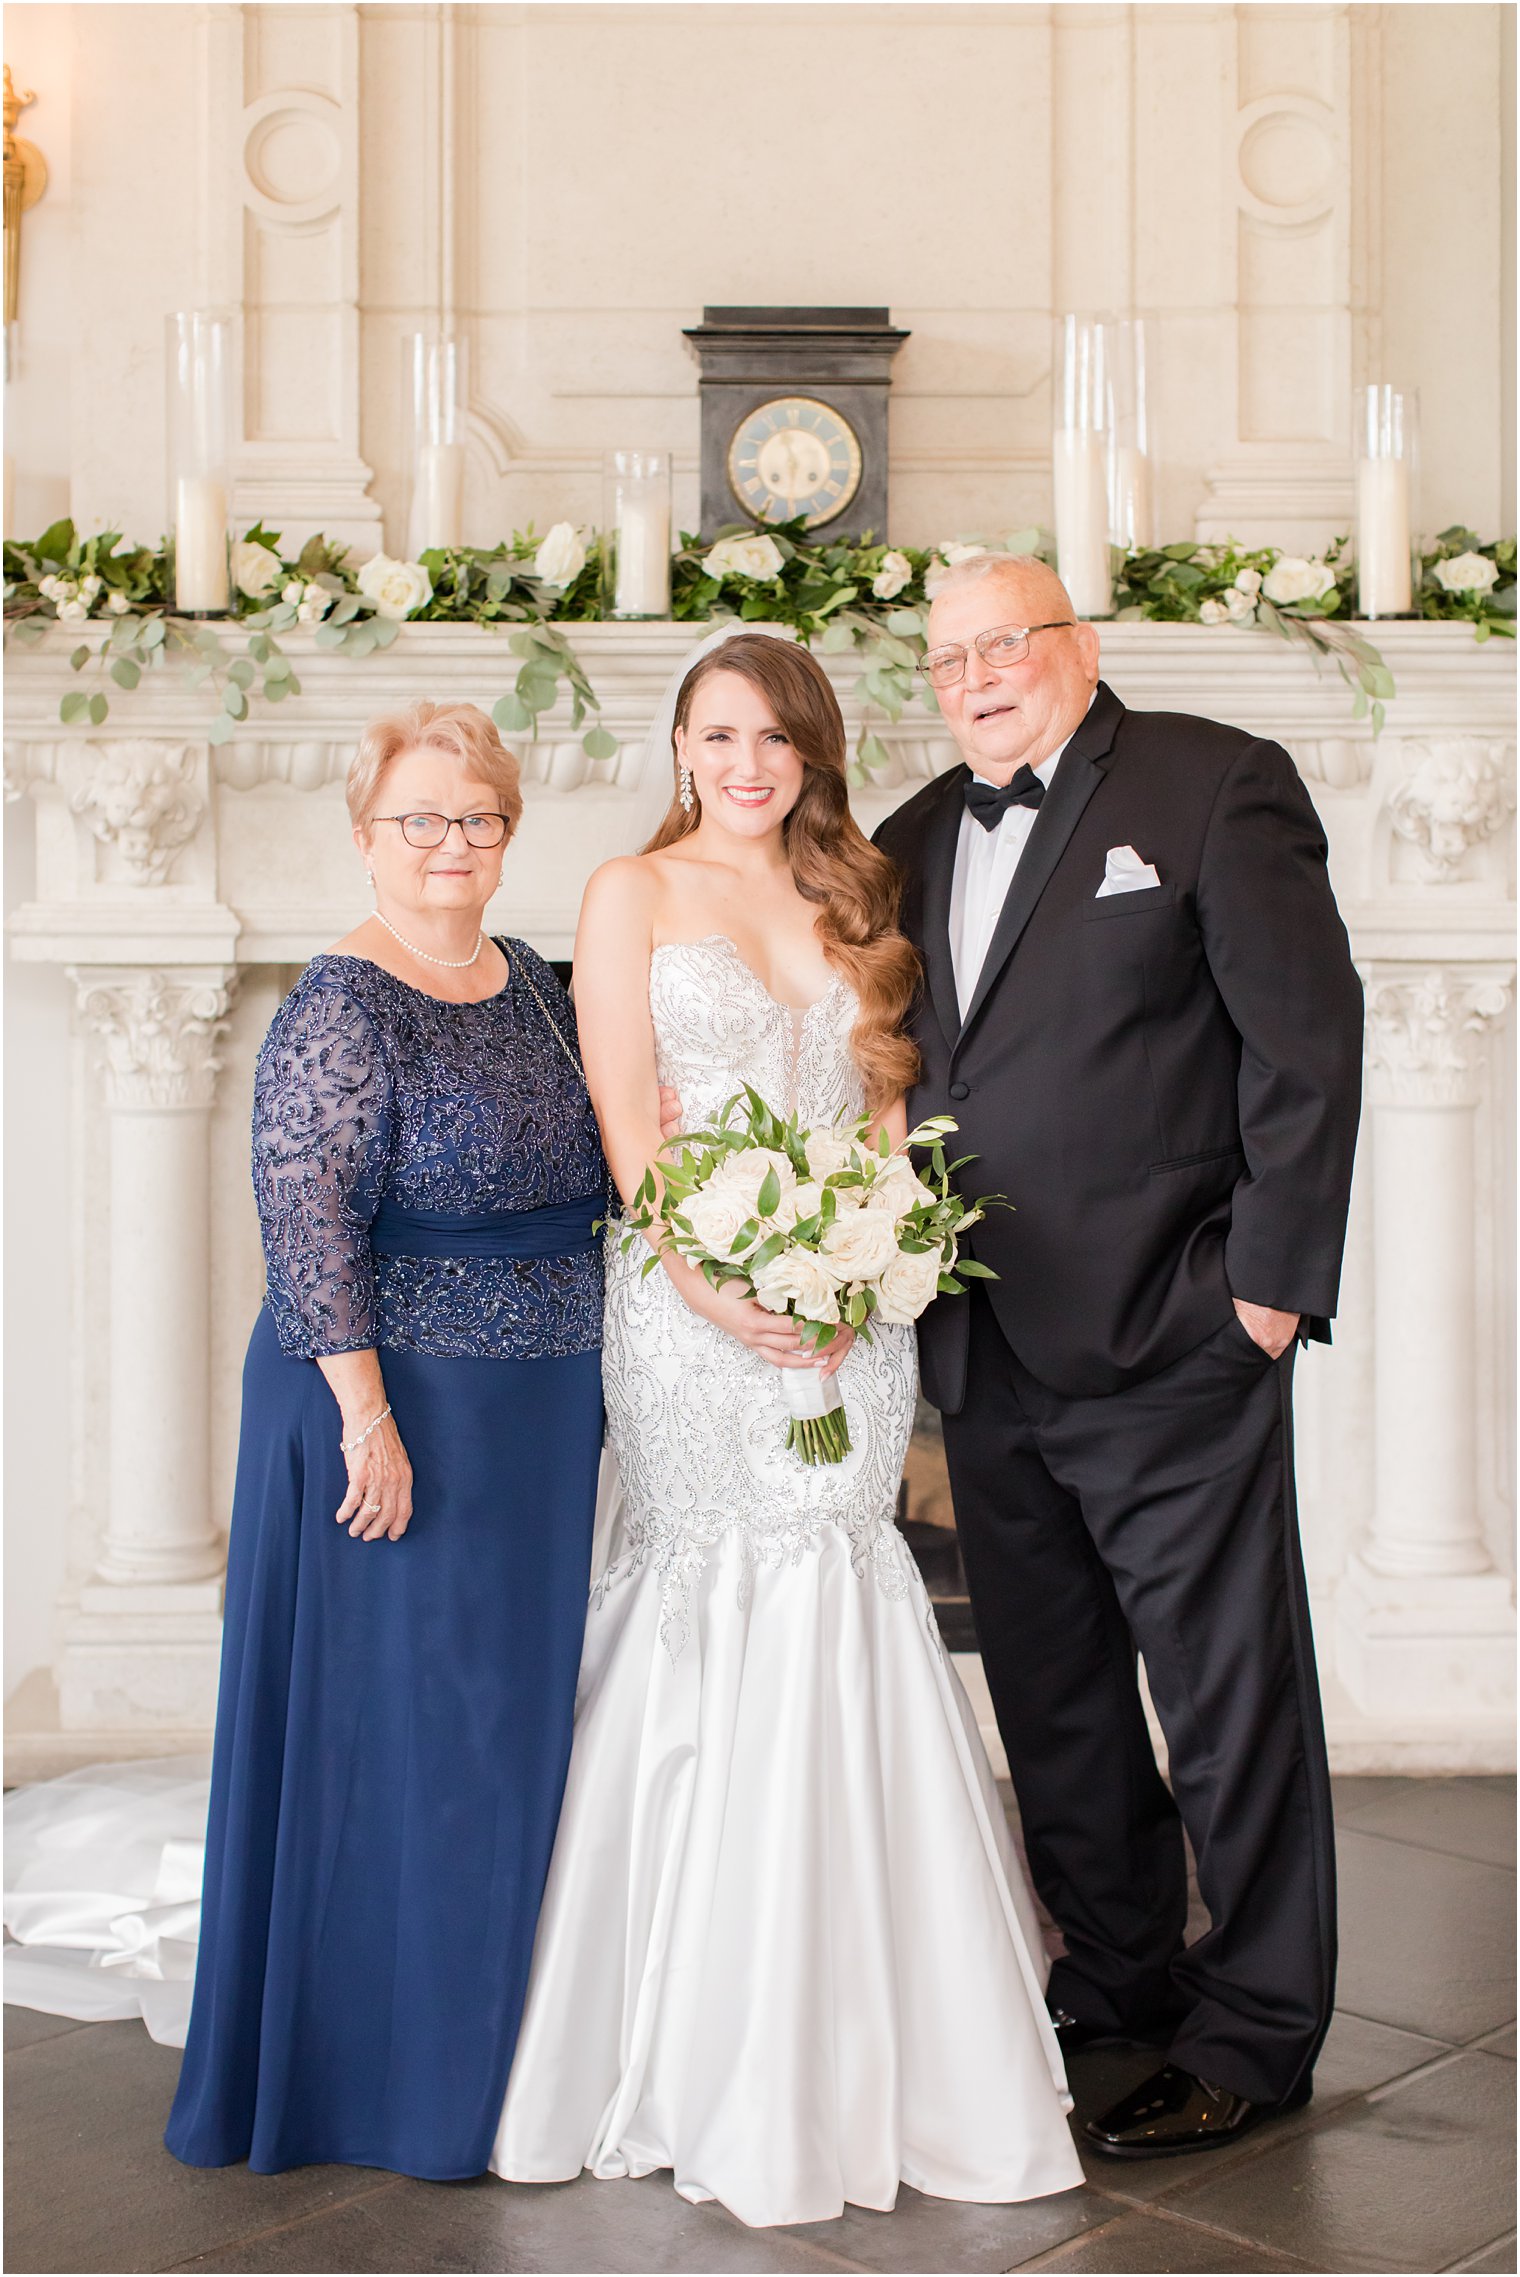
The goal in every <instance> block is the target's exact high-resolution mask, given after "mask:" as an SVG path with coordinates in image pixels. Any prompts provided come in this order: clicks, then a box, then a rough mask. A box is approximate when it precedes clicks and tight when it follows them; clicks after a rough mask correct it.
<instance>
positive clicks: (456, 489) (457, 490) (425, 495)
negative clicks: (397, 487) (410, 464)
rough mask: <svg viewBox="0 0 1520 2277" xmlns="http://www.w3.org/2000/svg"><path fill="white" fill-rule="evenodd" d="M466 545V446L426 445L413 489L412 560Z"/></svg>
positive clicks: (452, 444)
mask: <svg viewBox="0 0 1520 2277" xmlns="http://www.w3.org/2000/svg"><path fill="white" fill-rule="evenodd" d="M463 543H464V445H463V443H424V444H423V445H422V447H421V449H420V450H419V451H418V453H417V480H416V483H415V485H414V486H413V490H412V521H411V544H410V552H411V557H412V559H413V560H414V561H415V560H416V559H417V557H418V555H419V554H423V553H426V552H427V550H428V548H429V547H430V546H457V545H462V544H463Z"/></svg>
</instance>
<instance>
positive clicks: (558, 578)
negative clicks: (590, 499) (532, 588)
mask: <svg viewBox="0 0 1520 2277" xmlns="http://www.w3.org/2000/svg"><path fill="white" fill-rule="evenodd" d="M585 566H586V547H585V543H584V541H583V539H582V537H581V534H580V532H579V530H578V529H577V528H576V526H575V524H574V523H573V522H556V523H555V525H554V527H553V529H552V530H551V531H550V532H549V535H548V536H547V537H546V538H545V539H544V542H543V544H542V545H541V546H540V547H539V549H538V551H537V553H536V554H535V555H534V556H533V574H534V576H535V577H539V578H542V580H543V582H544V583H545V585H552V586H553V587H554V589H555V591H556V592H559V593H563V592H564V590H565V588H566V587H567V586H569V585H573V584H574V583H575V580H576V579H577V577H579V575H580V573H581V571H582V570H583V569H584V568H585Z"/></svg>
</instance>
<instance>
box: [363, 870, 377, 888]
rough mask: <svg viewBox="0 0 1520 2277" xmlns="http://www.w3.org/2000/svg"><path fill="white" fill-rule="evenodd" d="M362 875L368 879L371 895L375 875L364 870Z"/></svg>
mask: <svg viewBox="0 0 1520 2277" xmlns="http://www.w3.org/2000/svg"><path fill="white" fill-rule="evenodd" d="M364 875H365V876H366V877H367V878H368V879H369V890H370V892H371V893H373V892H374V890H375V873H374V871H373V870H366V871H365V873H364Z"/></svg>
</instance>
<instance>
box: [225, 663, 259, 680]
mask: <svg viewBox="0 0 1520 2277" xmlns="http://www.w3.org/2000/svg"><path fill="white" fill-rule="evenodd" d="M227 677H228V679H229V680H230V681H231V682H232V684H233V686H234V687H235V688H251V687H252V686H253V683H254V681H255V680H256V679H257V677H258V671H257V668H256V666H255V665H254V664H253V663H252V662H251V660H250V659H249V658H248V657H246V656H238V657H234V659H233V661H232V662H231V663H230V664H229V665H228V667H227Z"/></svg>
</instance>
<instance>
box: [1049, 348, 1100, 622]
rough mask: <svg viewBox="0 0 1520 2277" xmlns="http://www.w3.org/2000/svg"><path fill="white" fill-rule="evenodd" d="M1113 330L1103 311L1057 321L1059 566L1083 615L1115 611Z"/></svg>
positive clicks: (1053, 449) (1054, 475) (1054, 453)
mask: <svg viewBox="0 0 1520 2277" xmlns="http://www.w3.org/2000/svg"><path fill="white" fill-rule="evenodd" d="M1113 329H1114V328H1113V325H1112V322H1111V321H1110V319H1108V318H1106V317H1101V316H1077V315H1071V316H1058V317H1057V318H1056V324H1055V363H1054V373H1053V379H1054V386H1053V419H1052V425H1051V438H1050V459H1051V481H1052V487H1053V490H1054V493H1055V525H1056V567H1057V569H1058V570H1059V572H1060V576H1061V581H1062V583H1063V584H1064V585H1065V587H1066V590H1067V592H1068V593H1069V594H1070V595H1071V605H1072V607H1073V608H1074V609H1075V610H1076V612H1077V615H1078V616H1079V617H1106V616H1108V615H1109V614H1110V613H1111V611H1112V609H1113V585H1112V581H1111V579H1110V575H1109V559H1108V548H1109V543H1110V531H1109V518H1108V503H1109V476H1110V471H1111V459H1112V453H1113V445H1114V402H1113Z"/></svg>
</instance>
